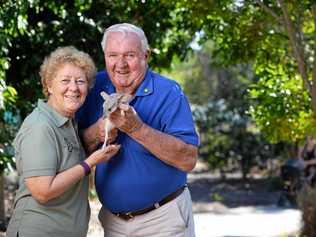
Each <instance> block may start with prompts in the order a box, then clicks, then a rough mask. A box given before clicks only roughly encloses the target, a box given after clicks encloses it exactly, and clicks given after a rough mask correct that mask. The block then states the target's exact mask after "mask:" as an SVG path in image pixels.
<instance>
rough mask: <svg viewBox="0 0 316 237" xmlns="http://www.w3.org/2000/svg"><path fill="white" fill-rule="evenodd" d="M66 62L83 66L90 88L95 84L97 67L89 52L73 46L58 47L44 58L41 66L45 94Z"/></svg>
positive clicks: (47, 93)
mask: <svg viewBox="0 0 316 237" xmlns="http://www.w3.org/2000/svg"><path fill="white" fill-rule="evenodd" d="M66 63H70V64H73V65H74V66H77V67H79V68H81V69H82V70H83V71H84V72H85V75H86V79H87V80H88V84H89V88H91V87H92V86H93V84H94V79H95V74H96V67H95V65H94V62H93V60H92V58H91V57H90V56H89V54H87V53H84V52H82V51H79V50H78V49H76V48H75V47H73V46H66V47H58V48H57V49H55V50H54V51H53V52H51V53H50V55H49V56H47V57H46V58H45V59H44V62H43V64H42V65H41V68H40V73H39V74H40V76H41V82H42V86H43V89H42V90H43V94H44V95H45V96H46V97H48V96H49V92H48V86H49V85H50V82H51V81H52V80H53V79H54V77H55V75H56V73H57V71H58V69H59V68H60V67H61V66H63V65H64V64H66Z"/></svg>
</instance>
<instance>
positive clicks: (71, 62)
mask: <svg viewBox="0 0 316 237" xmlns="http://www.w3.org/2000/svg"><path fill="white" fill-rule="evenodd" d="M95 72H96V69H95V66H94V63H93V61H92V59H91V58H90V57H89V55H87V54H86V53H83V52H81V51H78V50H77V49H75V48H74V47H62V48H58V49H56V50H55V51H54V52H52V53H51V54H50V55H49V57H47V58H46V59H45V61H44V63H43V64H42V66H41V69H40V76H41V80H42V85H43V92H44V94H45V96H46V97H47V101H44V100H39V101H38V105H37V108H35V109H34V110H33V112H32V113H31V114H30V115H29V116H28V117H27V118H26V119H25V120H24V122H23V124H22V126H21V128H20V130H19V132H18V134H17V136H16V138H15V140H14V147H15V151H16V154H15V158H16V162H17V169H18V173H19V177H20V180H19V189H18V191H17V194H16V198H15V205H14V211H13V215H12V218H11V220H10V223H9V226H8V229H7V236H8V237H16V236H20V237H43V236H45V237H48V236H51V237H53V236H54V237H57V236H58V237H63V236H64V237H72V236H73V237H83V236H86V234H87V230H88V222H89V217H90V207H89V203H88V174H89V173H90V170H91V169H92V167H94V166H95V165H96V164H98V163H100V162H105V161H108V160H109V159H110V157H112V156H113V155H114V154H115V153H117V151H118V150H119V145H110V146H108V147H107V148H105V149H104V150H97V151H95V152H94V153H92V154H91V155H90V156H89V157H87V158H86V156H85V151H84V149H83V147H82V144H81V142H80V139H79V136H78V130H77V125H76V123H75V121H74V116H75V112H76V111H77V110H78V109H79V107H80V106H81V105H82V104H83V102H84V100H85V98H86V95H87V93H88V89H89V87H91V86H92V84H93V79H94V76H95Z"/></svg>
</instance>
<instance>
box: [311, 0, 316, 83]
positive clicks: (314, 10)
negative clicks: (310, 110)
mask: <svg viewBox="0 0 316 237" xmlns="http://www.w3.org/2000/svg"><path fill="white" fill-rule="evenodd" d="M312 14H313V20H314V29H316V3H314V4H313V5H312ZM315 31H316V30H314V63H313V75H312V81H313V85H315V86H316V32H315Z"/></svg>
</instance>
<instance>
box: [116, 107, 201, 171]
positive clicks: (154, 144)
mask: <svg viewBox="0 0 316 237" xmlns="http://www.w3.org/2000/svg"><path fill="white" fill-rule="evenodd" d="M121 109H122V110H124V111H125V113H124V116H122V113H120V111H119V110H117V111H115V112H114V113H112V114H111V115H110V120H111V122H113V123H114V124H115V126H116V127H117V128H118V129H120V130H121V131H123V132H125V133H127V134H128V135H129V136H130V137H131V138H133V139H135V140H136V141H137V142H138V143H140V144H142V145H143V146H144V147H145V148H146V149H147V150H149V151H150V152H151V153H152V154H154V155H155V156H156V157H157V158H158V159H160V160H162V161H163V162H165V163H167V164H169V165H171V166H174V167H176V168H178V169H180V170H183V171H186V172H189V171H191V170H192V169H193V168H194V167H195V165H196V161H197V157H198V149H197V147H196V146H193V145H191V144H187V143H185V142H183V141H182V140H180V139H178V138H176V137H174V136H171V135H169V134H166V133H163V132H161V131H158V130H156V129H153V128H151V127H150V126H148V125H146V124H145V123H143V122H142V121H141V119H140V118H139V117H138V115H137V113H136V112H135V110H134V109H133V108H132V107H130V106H127V105H126V106H124V107H122V108H121Z"/></svg>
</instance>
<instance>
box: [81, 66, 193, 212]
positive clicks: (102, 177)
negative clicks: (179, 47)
mask: <svg viewBox="0 0 316 237" xmlns="http://www.w3.org/2000/svg"><path fill="white" fill-rule="evenodd" d="M95 83H96V84H95V86H94V88H92V89H91V91H90V92H89V95H88V97H87V99H86V101H85V103H84V105H83V106H82V108H81V109H80V110H79V111H78V113H77V119H78V124H79V127H80V128H87V127H88V126H90V125H91V124H93V123H94V122H96V121H97V120H98V118H99V117H100V116H102V104H103V99H102V97H101V95H100V92H101V91H105V92H107V93H108V94H110V93H114V92H115V88H114V86H113V84H112V83H111V81H110V80H109V78H108V76H107V74H106V72H104V71H103V72H100V73H98V75H97V78H96V82H95ZM130 105H131V106H133V107H134V109H135V110H136V112H137V113H138V115H139V117H140V118H141V119H142V121H143V122H144V123H146V124H147V125H149V126H150V127H152V128H154V129H157V130H159V131H161V132H164V133H167V134H170V135H172V136H174V137H177V138H179V139H181V140H182V141H184V142H186V143H188V144H192V145H195V146H197V145H198V143H199V139H198V135H197V133H196V131H195V127H194V122H193V118H192V113H191V110H190V107H189V103H188V101H187V98H186V97H185V95H184V94H183V92H182V90H181V88H180V86H179V85H178V84H177V83H176V82H175V81H172V80H169V79H167V78H165V77H163V76H161V75H159V74H157V73H154V72H152V71H151V70H147V72H146V75H145V79H144V80H143V81H142V83H141V85H140V86H139V87H138V89H137V91H136V93H135V98H134V99H133V101H131V103H130ZM117 143H118V144H121V145H122V146H121V149H120V151H119V153H118V154H117V155H116V156H114V157H112V158H111V159H110V161H109V162H107V163H102V164H99V165H97V168H96V177H95V178H96V181H95V185H96V191H97V194H98V197H99V199H100V201H101V203H102V204H103V205H104V206H106V207H107V208H108V209H110V210H111V211H112V212H129V211H136V210H140V209H144V208H146V207H149V206H151V205H152V204H153V203H155V202H157V201H160V200H161V199H162V198H164V197H165V196H167V195H168V194H170V193H172V192H174V191H175V190H176V189H178V188H179V187H181V186H183V185H184V184H185V183H186V179H187V177H186V176H187V175H186V173H185V172H183V171H181V170H179V169H177V168H175V167H173V166H170V165H168V164H166V163H164V162H163V161H161V160H159V159H158V158H156V157H155V156H154V155H153V154H152V153H150V152H149V151H148V150H147V149H145V148H144V147H143V146H142V145H141V144H139V143H138V142H136V141H135V140H133V139H132V138H130V137H129V136H128V135H126V134H125V133H122V132H119V134H118V137H117ZM179 158H180V157H179Z"/></svg>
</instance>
